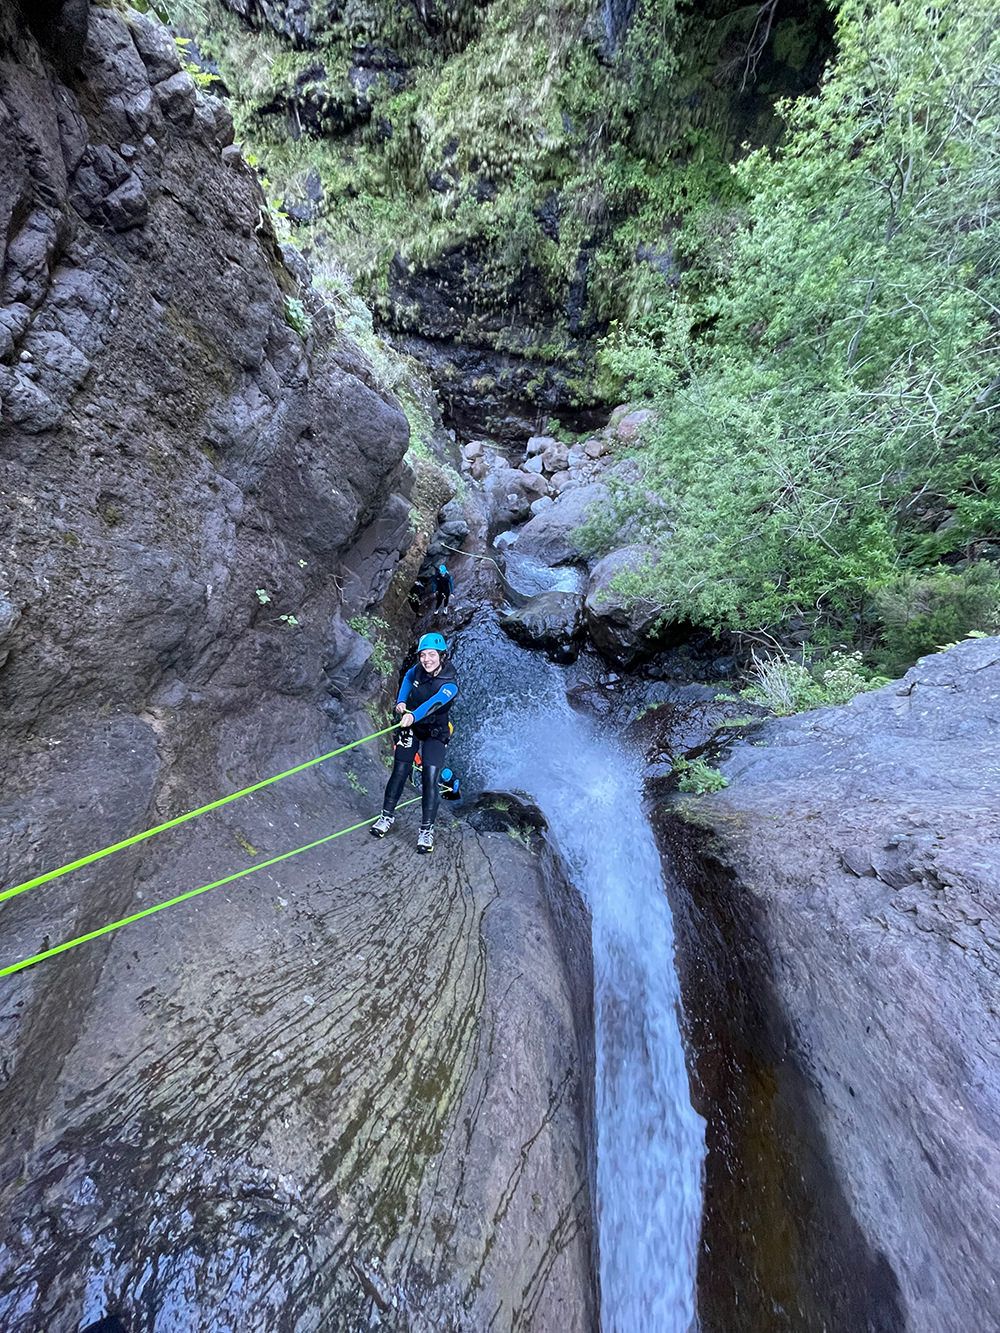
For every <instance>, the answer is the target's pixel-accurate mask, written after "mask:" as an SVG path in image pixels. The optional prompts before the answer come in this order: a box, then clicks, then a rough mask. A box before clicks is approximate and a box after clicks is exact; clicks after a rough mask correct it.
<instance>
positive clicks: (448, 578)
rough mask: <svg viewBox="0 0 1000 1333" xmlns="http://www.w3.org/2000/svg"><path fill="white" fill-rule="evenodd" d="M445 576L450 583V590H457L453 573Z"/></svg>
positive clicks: (450, 591)
mask: <svg viewBox="0 0 1000 1333" xmlns="http://www.w3.org/2000/svg"><path fill="white" fill-rule="evenodd" d="M444 577H445V580H446V582H447V585H448V592H449V593H453V592H454V591H455V580H454V579H453V578H452V577H451V574H446V575H445V576H444Z"/></svg>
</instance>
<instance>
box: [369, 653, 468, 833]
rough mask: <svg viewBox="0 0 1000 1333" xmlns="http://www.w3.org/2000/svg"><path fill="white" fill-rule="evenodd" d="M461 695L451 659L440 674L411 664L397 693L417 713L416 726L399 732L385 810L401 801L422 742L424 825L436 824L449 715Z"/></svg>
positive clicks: (408, 708) (415, 717) (398, 698)
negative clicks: (415, 755)
mask: <svg viewBox="0 0 1000 1333" xmlns="http://www.w3.org/2000/svg"><path fill="white" fill-rule="evenodd" d="M457 696H458V677H457V676H456V675H455V668H454V667H453V666H452V665H451V663H450V662H448V661H445V662H443V663H442V664H441V669H440V670H439V671H438V673H437V675H434V676H431V675H429V674H428V673H427V672H426V671H425V670H424V669H423V667H422V666H421V665H420V663H419V662H418V663H417V664H416V665H415V666H412V667H410V669H409V671H408V672H407V673H406V675H405V676H404V677H403V683H402V684H401V685H400V687H399V692H398V693H397V695H396V702H397V704H404V705H405V707H406V710H407V712H409V713H412V714H413V727H412V729H411V730H410V731H403V732H400V733H399V739H398V740H397V741H396V746H395V749H394V751H393V763H392V772H391V774H390V775H389V781H388V783H387V784H386V788H385V799H384V800H383V801H382V809H383V811H384V812H385V813H386V814H387V815H391V814H392V813H393V811H394V810H395V809H396V806H397V804H398V803H399V798H400V796H401V795H402V793H403V787H404V786H405V785H406V780H407V778H408V777H409V776H410V771H411V769H412V767H413V756H414V754H415V753H416V750H417V746H416V743H415V740H416V741H419V744H420V755H421V760H422V766H423V775H424V779H423V789H422V791H421V796H420V799H421V807H420V824H421V827H422V828H429V827H430V826H431V825H432V824H433V823H434V817H435V815H436V814H437V808H438V801H439V800H440V787H439V777H440V774H441V770H442V768H443V767H444V757H445V748H446V746H447V744H448V738H449V736H450V734H451V732H450V730H449V728H448V714H449V712H450V711H451V706H452V704H453V703H454V702H455V699H456V698H457Z"/></svg>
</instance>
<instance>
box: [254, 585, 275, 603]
mask: <svg viewBox="0 0 1000 1333" xmlns="http://www.w3.org/2000/svg"><path fill="white" fill-rule="evenodd" d="M254 596H255V597H256V598H257V601H258V602H260V604H261V606H267V604H268V602H269V601H270V600H271V594H270V593H269V592H268V590H267V589H266V588H255V589H254Z"/></svg>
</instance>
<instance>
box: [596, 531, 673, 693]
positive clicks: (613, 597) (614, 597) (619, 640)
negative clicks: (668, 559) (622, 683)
mask: <svg viewBox="0 0 1000 1333" xmlns="http://www.w3.org/2000/svg"><path fill="white" fill-rule="evenodd" d="M655 558H656V552H655V551H654V550H653V549H652V548H651V547H648V546H625V547H622V548H621V549H620V550H618V551H612V552H611V554H610V555H606V556H605V557H604V558H603V559H602V560H599V561H598V562H597V564H596V565H595V566H594V568H593V569H592V570H591V574H590V583H589V584H588V586H587V597H586V602H585V607H586V616H587V630H588V632H589V634H590V637H591V639H592V641H593V643H594V647H595V648H597V650H598V652H600V653H601V654H602V656H604V657H606V658H607V659H608V660H609V661H611V662H614V663H615V664H616V665H618V666H621V667H628V666H633V665H634V664H635V663H636V662H639V661H641V660H642V658H644V657H648V656H650V654H651V653H652V652H653V651H654V649H655V648H656V646H657V644H658V641H659V636H658V634H657V621H658V620H659V619H660V616H661V614H662V608H661V607H658V606H657V605H656V604H655V603H654V602H651V601H647V600H644V599H643V600H637V599H635V598H632V597H627V596H625V595H624V594H623V593H620V592H618V591H617V589H616V588H615V587H614V586H613V584H614V580H615V579H616V578H617V577H618V575H619V574H626V573H628V572H630V571H632V570H636V569H639V568H641V567H642V566H643V565H644V564H648V563H649V562H650V561H652V560H655Z"/></svg>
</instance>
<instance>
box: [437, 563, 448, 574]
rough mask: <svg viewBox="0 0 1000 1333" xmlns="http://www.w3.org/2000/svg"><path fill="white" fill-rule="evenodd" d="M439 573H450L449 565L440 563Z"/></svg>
mask: <svg viewBox="0 0 1000 1333" xmlns="http://www.w3.org/2000/svg"><path fill="white" fill-rule="evenodd" d="M438 573H439V574H447V573H448V566H447V565H438Z"/></svg>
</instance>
